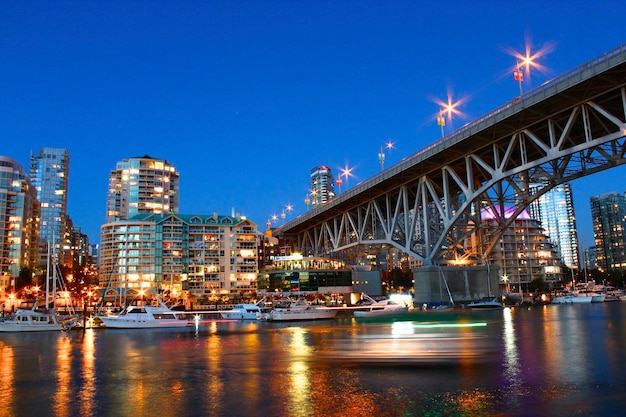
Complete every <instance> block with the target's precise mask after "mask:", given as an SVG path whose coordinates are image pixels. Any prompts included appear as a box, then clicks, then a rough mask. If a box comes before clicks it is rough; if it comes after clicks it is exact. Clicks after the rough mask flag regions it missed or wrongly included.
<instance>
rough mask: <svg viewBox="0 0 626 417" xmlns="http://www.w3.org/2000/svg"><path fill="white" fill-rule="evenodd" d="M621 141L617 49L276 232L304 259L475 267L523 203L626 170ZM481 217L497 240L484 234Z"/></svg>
mask: <svg viewBox="0 0 626 417" xmlns="http://www.w3.org/2000/svg"><path fill="white" fill-rule="evenodd" d="M625 137H626V49H625V47H620V48H618V49H616V50H614V51H611V52H609V53H607V54H605V55H603V56H602V57H599V58H598V59H596V60H594V61H590V62H589V63H587V64H584V65H582V66H580V67H579V68H577V69H575V70H573V71H571V72H570V73H567V74H564V75H563V76H561V77H559V78H557V79H555V80H554V81H552V82H551V83H548V84H545V85H543V86H541V87H539V88H538V89H535V90H533V91H530V92H529V93H527V94H525V95H523V96H521V97H518V98H517V99H516V100H514V101H513V102H511V103H507V104H506V105H505V106H503V107H501V108H499V109H497V110H495V111H494V112H492V113H490V114H488V115H486V116H484V117H482V118H480V119H478V120H476V121H474V122H472V123H471V124H469V125H466V126H465V127H464V128H462V129H461V130H459V131H457V132H454V133H453V134H452V135H449V136H447V137H446V138H444V139H442V140H441V141H439V142H437V143H435V144H433V145H431V146H430V147H428V148H426V149H424V150H422V151H420V152H418V153H416V154H415V155H413V156H411V157H410V158H407V159H405V160H403V161H402V162H400V163H398V164H396V165H394V166H392V167H390V168H389V169H388V170H386V171H384V172H382V173H380V174H378V175H377V176H375V177H373V178H372V179H370V180H368V181H365V182H364V183H362V184H359V185H357V186H356V187H354V189H353V190H350V192H349V193H348V192H346V193H344V194H342V195H340V196H338V197H337V198H336V199H335V200H336V201H332V202H331V203H330V204H328V205H327V206H324V207H321V208H317V209H315V210H312V211H311V212H308V213H307V214H306V215H303V216H301V217H300V218H298V219H296V220H294V221H292V222H290V223H288V224H287V225H285V226H284V227H283V228H282V230H279V233H280V234H281V236H284V237H289V238H290V239H291V240H292V241H293V243H294V245H295V246H296V247H297V248H298V249H299V250H300V251H301V252H303V253H304V254H307V255H315V256H329V255H330V254H332V253H335V252H338V251H348V250H350V249H354V250H357V251H362V252H367V251H368V248H374V247H378V248H380V247H381V246H383V247H384V246H385V245H389V246H393V247H396V248H398V249H400V250H402V251H404V252H405V253H407V254H409V255H411V256H413V257H415V258H417V259H419V260H421V261H422V262H423V263H424V264H425V265H429V264H442V263H448V264H459V263H466V264H477V263H482V262H484V261H485V260H486V258H487V256H488V254H489V252H490V251H491V250H492V249H493V248H494V246H495V245H496V244H497V242H498V240H499V238H500V234H501V232H502V231H503V230H504V229H506V228H507V227H508V226H509V225H510V224H511V223H512V222H514V221H515V218H516V217H517V215H519V214H520V213H521V212H522V211H523V210H524V209H525V208H527V207H528V205H529V204H530V203H531V202H532V201H534V200H535V199H537V198H539V197H540V196H541V195H543V194H544V193H546V192H547V191H549V190H550V189H552V188H554V187H555V186H557V185H559V184H562V183H564V182H568V181H572V180H574V179H577V178H580V177H583V176H587V175H591V174H594V173H596V172H599V171H603V170H606V169H610V168H612V167H615V166H618V165H622V164H624V163H626V157H625V152H626V139H625ZM511 212H512V214H511ZM505 213H506V215H505ZM486 214H488V215H489V218H490V219H491V220H490V222H491V225H492V227H493V224H494V223H493V222H495V224H496V225H497V226H496V230H498V231H499V232H498V233H493V231H491V232H490V234H486V233H485V232H484V227H483V226H484V223H483V222H484V219H485V215H486Z"/></svg>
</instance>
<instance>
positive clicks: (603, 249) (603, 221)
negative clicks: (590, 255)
mask: <svg viewBox="0 0 626 417" xmlns="http://www.w3.org/2000/svg"><path fill="white" fill-rule="evenodd" d="M590 203H591V217H592V219H593V237H594V243H595V247H596V264H597V266H598V269H599V270H601V271H603V272H608V271H611V270H613V269H620V270H623V269H624V267H626V249H625V248H626V233H625V231H624V229H625V228H626V197H625V196H624V194H619V193H616V192H610V193H605V194H602V195H598V196H593V197H591V198H590Z"/></svg>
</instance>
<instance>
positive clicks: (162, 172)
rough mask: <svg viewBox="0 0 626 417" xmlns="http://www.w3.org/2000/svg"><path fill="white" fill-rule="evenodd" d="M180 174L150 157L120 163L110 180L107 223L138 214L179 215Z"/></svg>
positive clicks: (130, 159)
mask: <svg viewBox="0 0 626 417" xmlns="http://www.w3.org/2000/svg"><path fill="white" fill-rule="evenodd" d="M179 177H180V175H179V173H178V172H177V171H176V168H175V167H174V165H172V164H170V163H169V162H168V161H166V160H162V159H155V158H153V157H151V156H149V155H145V156H140V157H134V158H128V159H124V160H122V161H120V162H118V163H117V164H116V166H115V169H114V170H112V171H111V174H110V176H109V191H108V195H107V203H106V204H107V206H106V223H110V222H114V221H117V220H128V219H130V218H131V217H133V216H136V215H138V214H152V213H155V214H159V213H177V212H178V201H179V200H178V199H179Z"/></svg>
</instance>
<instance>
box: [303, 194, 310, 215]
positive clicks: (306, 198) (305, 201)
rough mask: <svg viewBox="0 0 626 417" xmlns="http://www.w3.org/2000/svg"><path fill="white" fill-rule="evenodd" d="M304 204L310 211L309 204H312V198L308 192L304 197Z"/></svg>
mask: <svg viewBox="0 0 626 417" xmlns="http://www.w3.org/2000/svg"><path fill="white" fill-rule="evenodd" d="M304 204H305V205H306V209H307V211H308V210H309V206H310V205H311V199H310V198H309V195H308V194H307V195H306V196H305V197H304Z"/></svg>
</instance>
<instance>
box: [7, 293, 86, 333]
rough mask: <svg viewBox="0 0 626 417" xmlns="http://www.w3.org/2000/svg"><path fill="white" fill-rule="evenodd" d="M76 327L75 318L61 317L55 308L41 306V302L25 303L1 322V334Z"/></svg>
mask: <svg viewBox="0 0 626 417" xmlns="http://www.w3.org/2000/svg"><path fill="white" fill-rule="evenodd" d="M75 325H76V321H75V317H73V316H60V315H59V314H57V312H56V310H55V309H54V308H45V307H44V306H40V305H39V300H36V301H24V302H22V303H21V304H20V306H19V307H18V309H17V311H16V312H15V314H13V315H11V316H10V317H9V318H6V319H4V320H2V321H0V332H46V331H59V330H68V329H70V328H72V327H74V326H75Z"/></svg>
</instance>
